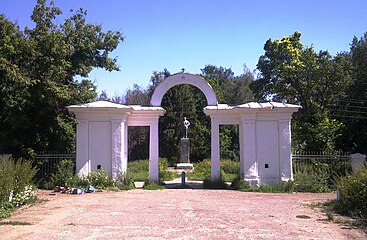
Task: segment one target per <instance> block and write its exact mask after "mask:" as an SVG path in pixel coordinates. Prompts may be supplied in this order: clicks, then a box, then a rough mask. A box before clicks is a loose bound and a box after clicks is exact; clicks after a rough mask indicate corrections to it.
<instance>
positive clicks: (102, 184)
mask: <svg viewBox="0 0 367 240" xmlns="http://www.w3.org/2000/svg"><path fill="white" fill-rule="evenodd" d="M86 181H87V182H88V183H89V185H92V186H94V187H95V188H99V189H106V188H109V187H115V186H116V185H115V181H114V180H113V179H112V178H110V177H109V176H108V173H107V171H106V170H104V169H99V170H97V171H93V172H91V173H90V174H89V175H88V176H87V178H86Z"/></svg>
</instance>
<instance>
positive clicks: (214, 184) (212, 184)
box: [203, 174, 227, 189]
mask: <svg viewBox="0 0 367 240" xmlns="http://www.w3.org/2000/svg"><path fill="white" fill-rule="evenodd" d="M203 187H204V188H209V189H226V188H227V184H226V183H225V182H224V180H223V175H222V174H221V175H220V178H219V180H217V181H212V180H211V176H210V175H209V176H206V177H205V179H204V181H203Z"/></svg>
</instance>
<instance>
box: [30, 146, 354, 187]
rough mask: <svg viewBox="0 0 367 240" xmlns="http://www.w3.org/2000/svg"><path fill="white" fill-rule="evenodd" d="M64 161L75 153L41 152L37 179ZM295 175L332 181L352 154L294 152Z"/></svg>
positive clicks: (45, 177)
mask: <svg viewBox="0 0 367 240" xmlns="http://www.w3.org/2000/svg"><path fill="white" fill-rule="evenodd" d="M63 159H70V160H73V161H75V160H76V154H75V152H39V153H37V154H36V155H35V157H34V158H33V160H34V161H33V164H34V166H35V167H36V168H37V169H38V172H37V175H36V179H37V180H38V181H47V180H48V179H49V178H50V176H51V174H52V173H55V172H57V169H58V164H59V162H60V161H61V160H63ZM292 167H293V173H294V174H296V173H297V172H300V171H304V170H305V168H308V169H310V168H311V169H313V170H314V171H322V172H323V173H325V174H327V175H329V178H330V179H332V178H333V177H334V176H344V175H346V174H347V173H349V172H351V170H352V167H351V160H350V153H344V152H343V153H337V154H335V153H334V154H330V153H323V152H294V153H293V154H292Z"/></svg>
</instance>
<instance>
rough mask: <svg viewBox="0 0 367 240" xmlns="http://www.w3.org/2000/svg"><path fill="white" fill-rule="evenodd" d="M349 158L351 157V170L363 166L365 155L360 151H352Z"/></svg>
mask: <svg viewBox="0 0 367 240" xmlns="http://www.w3.org/2000/svg"><path fill="white" fill-rule="evenodd" d="M350 158H351V159H352V170H353V172H355V171H357V170H358V169H361V168H363V167H364V161H365V159H366V155H364V154H360V153H354V154H352V155H350Z"/></svg>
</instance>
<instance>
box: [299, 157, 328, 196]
mask: <svg viewBox="0 0 367 240" xmlns="http://www.w3.org/2000/svg"><path fill="white" fill-rule="evenodd" d="M328 172H329V169H328V165H327V164H304V165H302V166H300V167H299V168H298V169H297V170H296V172H295V173H294V190H295V191H296V192H314V193H317V192H330V191H331V189H330V188H329V174H328Z"/></svg>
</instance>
